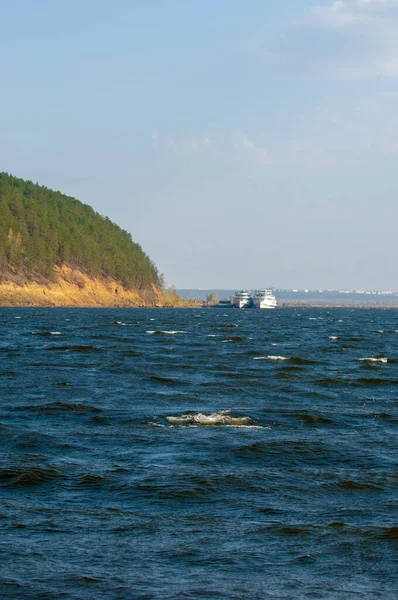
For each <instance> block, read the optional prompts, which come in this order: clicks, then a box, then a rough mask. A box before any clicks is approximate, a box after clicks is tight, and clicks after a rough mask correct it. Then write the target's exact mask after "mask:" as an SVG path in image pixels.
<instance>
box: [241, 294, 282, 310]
mask: <svg viewBox="0 0 398 600" xmlns="http://www.w3.org/2000/svg"><path fill="white" fill-rule="evenodd" d="M232 304H233V305H234V306H236V308H252V307H254V308H275V307H276V305H277V302H276V298H275V296H274V295H273V293H272V290H255V291H254V292H248V291H247V290H237V291H236V292H235V296H234V297H233V300H232Z"/></svg>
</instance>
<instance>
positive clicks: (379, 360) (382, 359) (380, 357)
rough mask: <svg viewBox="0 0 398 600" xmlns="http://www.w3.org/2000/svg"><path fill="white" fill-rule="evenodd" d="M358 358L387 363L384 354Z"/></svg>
mask: <svg viewBox="0 0 398 600" xmlns="http://www.w3.org/2000/svg"><path fill="white" fill-rule="evenodd" d="M359 360H360V361H365V362H381V363H388V358H387V357H386V356H367V357H366V358H360V359H359Z"/></svg>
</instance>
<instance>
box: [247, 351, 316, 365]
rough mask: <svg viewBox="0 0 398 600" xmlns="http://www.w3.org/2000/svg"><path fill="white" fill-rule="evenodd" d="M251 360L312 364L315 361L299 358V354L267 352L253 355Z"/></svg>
mask: <svg viewBox="0 0 398 600" xmlns="http://www.w3.org/2000/svg"><path fill="white" fill-rule="evenodd" d="M253 360H275V361H284V360H288V361H290V362H292V363H295V364H296V365H314V364H316V361H314V360H309V359H308V358H301V356H277V355H273V354H269V355H268V356H254V357H253Z"/></svg>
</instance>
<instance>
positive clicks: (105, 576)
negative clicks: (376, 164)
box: [0, 308, 398, 600]
mask: <svg viewBox="0 0 398 600" xmlns="http://www.w3.org/2000/svg"><path fill="white" fill-rule="evenodd" d="M397 317H398V311H397V310H394V309H376V310H374V309H373V310H372V309H337V308H336V309H332V310H330V309H326V308H320V309H310V308H292V309H277V310H275V311H254V310H252V311H247V312H244V311H238V310H227V311H222V310H221V311H220V310H217V309H214V310H212V309H209V310H199V309H197V310H195V309H193V310H149V309H148V310H147V309H143V310H140V309H138V310H82V309H80V310H79V309H49V310H43V309H0V367H1V371H0V396H1V403H0V436H1V437H0V440H1V448H2V460H1V463H0V529H1V536H0V553H1V556H0V597H1V598H24V599H25V598H43V599H46V600H51V599H58V598H68V599H69V598H72V599H75V598H76V599H77V598H78V599H81V598H84V599H96V600H97V599H105V598H106V599H108V598H109V599H111V598H112V599H113V598H115V599H116V598H117V599H134V600H136V599H139V600H141V599H171V598H173V599H174V598H176V599H180V598H181V599H196V598H206V599H217V598H228V599H241V598H258V599H263V598H289V599H290V598H294V599H299V598H338V599H340V598H341V599H347V598H361V599H370V598H383V600H385V599H390V598H391V599H392V598H395V597H396V595H395V594H396V589H397V587H398V577H397V549H398V548H397V546H398V527H397V512H396V505H397V484H398V470H397V436H396V434H397V423H398V414H397V404H398V399H397V393H398V318H397Z"/></svg>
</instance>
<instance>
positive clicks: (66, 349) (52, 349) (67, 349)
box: [47, 344, 102, 352]
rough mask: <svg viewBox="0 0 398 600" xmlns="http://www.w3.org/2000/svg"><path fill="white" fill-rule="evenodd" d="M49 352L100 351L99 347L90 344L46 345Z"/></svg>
mask: <svg viewBox="0 0 398 600" xmlns="http://www.w3.org/2000/svg"><path fill="white" fill-rule="evenodd" d="M47 350H49V351H50V352H101V351H102V350H101V348H95V347H94V346H91V345H85V346H83V345H77V344H76V345H71V346H48V347H47Z"/></svg>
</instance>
